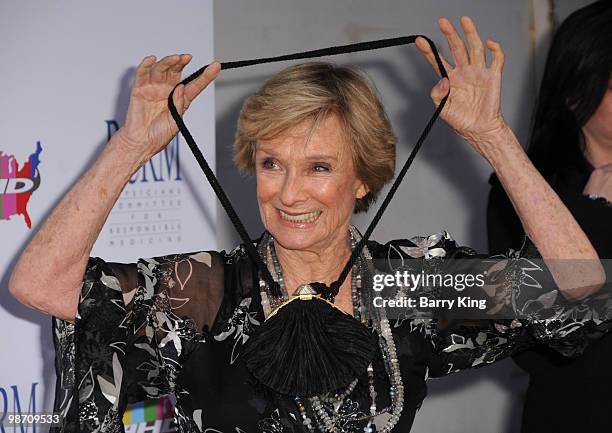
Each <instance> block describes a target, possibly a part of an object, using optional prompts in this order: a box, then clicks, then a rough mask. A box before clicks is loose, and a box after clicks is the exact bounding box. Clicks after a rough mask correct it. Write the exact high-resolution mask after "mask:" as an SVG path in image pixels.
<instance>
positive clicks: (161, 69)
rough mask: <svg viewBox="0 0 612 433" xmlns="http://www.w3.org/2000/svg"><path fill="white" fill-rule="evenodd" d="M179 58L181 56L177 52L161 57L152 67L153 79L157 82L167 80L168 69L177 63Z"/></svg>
mask: <svg viewBox="0 0 612 433" xmlns="http://www.w3.org/2000/svg"><path fill="white" fill-rule="evenodd" d="M179 60H180V56H179V55H177V54H173V55H170V56H166V57H164V58H163V59H161V60H160V61H159V62H157V63H156V64H155V65H153V68H151V81H153V82H156V83H161V82H164V81H166V77H167V73H168V70H169V69H170V68H171V67H173V66H174V65H176V63H177V62H178V61H179Z"/></svg>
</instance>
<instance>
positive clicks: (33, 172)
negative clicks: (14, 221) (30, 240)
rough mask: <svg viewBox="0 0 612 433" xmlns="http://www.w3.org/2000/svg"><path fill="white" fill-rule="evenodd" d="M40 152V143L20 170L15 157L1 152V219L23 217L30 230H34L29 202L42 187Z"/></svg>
mask: <svg viewBox="0 0 612 433" xmlns="http://www.w3.org/2000/svg"><path fill="white" fill-rule="evenodd" d="M40 152H42V146H41V145H40V141H39V142H37V143H36V151H35V152H34V153H32V154H31V155H30V156H29V158H28V160H27V161H26V162H25V163H23V164H22V165H21V168H20V167H19V164H18V162H17V159H16V158H15V157H14V156H13V155H7V154H5V153H4V152H2V151H0V219H3V220H8V219H10V218H11V217H12V216H13V215H22V216H23V218H24V219H25V223H26V225H27V226H28V228H32V220H31V219H30V215H29V214H28V202H29V201H30V197H31V196H32V193H33V192H34V191H36V189H37V188H38V187H39V185H40V173H39V172H38V164H40V158H39V156H40Z"/></svg>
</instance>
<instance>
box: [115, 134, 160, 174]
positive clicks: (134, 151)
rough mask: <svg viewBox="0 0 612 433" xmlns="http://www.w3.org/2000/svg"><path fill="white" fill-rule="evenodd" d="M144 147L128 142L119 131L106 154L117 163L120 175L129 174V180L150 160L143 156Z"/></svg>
mask: <svg viewBox="0 0 612 433" xmlns="http://www.w3.org/2000/svg"><path fill="white" fill-rule="evenodd" d="M144 148H145V146H144V145H139V144H138V143H135V142H133V141H130V140H128V139H127V138H126V137H125V136H124V134H122V132H121V129H119V130H118V131H117V132H116V133H115V134H113V136H112V137H111V139H110V141H109V142H108V144H107V145H106V148H105V150H104V152H105V153H106V154H107V156H109V157H111V158H112V159H113V160H116V162H117V169H118V170H119V172H120V174H127V175H128V179H129V178H131V177H132V175H133V174H134V173H136V172H137V171H138V169H140V167H142V166H143V165H144V163H145V162H147V160H148V159H149V158H148V157H146V156H145V155H143V149H144Z"/></svg>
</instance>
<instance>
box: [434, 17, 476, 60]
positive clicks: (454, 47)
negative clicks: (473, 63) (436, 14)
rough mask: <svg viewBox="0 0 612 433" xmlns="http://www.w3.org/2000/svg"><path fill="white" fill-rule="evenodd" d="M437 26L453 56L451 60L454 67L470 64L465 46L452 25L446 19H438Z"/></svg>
mask: <svg viewBox="0 0 612 433" xmlns="http://www.w3.org/2000/svg"><path fill="white" fill-rule="evenodd" d="M438 25H439V26H440V30H442V33H444V36H446V40H447V41H448V46H449V47H450V49H451V53H452V54H453V59H454V61H455V65H456V66H465V65H468V64H469V63H470V59H469V56H468V53H467V50H466V49H465V44H464V43H463V40H461V38H460V37H459V34H458V33H457V31H456V30H455V27H453V25H452V23H451V22H450V21H449V20H448V19H446V18H440V19H439V20H438Z"/></svg>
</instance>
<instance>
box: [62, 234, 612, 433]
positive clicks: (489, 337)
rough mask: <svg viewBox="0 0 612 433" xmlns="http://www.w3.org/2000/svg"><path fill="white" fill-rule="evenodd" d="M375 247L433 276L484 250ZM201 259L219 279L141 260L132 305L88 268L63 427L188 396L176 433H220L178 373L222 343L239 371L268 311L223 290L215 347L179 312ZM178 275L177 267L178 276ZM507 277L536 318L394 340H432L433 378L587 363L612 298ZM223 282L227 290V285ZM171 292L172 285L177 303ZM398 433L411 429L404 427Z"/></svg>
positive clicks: (107, 270) (401, 329) (113, 423)
mask: <svg viewBox="0 0 612 433" xmlns="http://www.w3.org/2000/svg"><path fill="white" fill-rule="evenodd" d="M368 247H369V248H371V250H372V256H373V257H374V259H377V260H380V259H385V258H387V259H389V260H391V259H393V260H395V259H398V258H400V259H402V260H404V264H407V263H409V261H410V260H414V259H415V257H417V258H418V259H419V260H421V262H420V263H421V265H422V266H425V267H433V268H435V267H436V266H442V265H443V264H444V261H445V260H446V259H447V258H449V257H452V256H453V255H457V254H458V253H461V254H464V255H468V256H469V255H471V254H473V251H472V250H471V249H469V248H463V247H458V246H457V245H456V244H455V242H454V241H453V240H452V238H451V237H450V235H448V233H446V232H442V233H440V234H437V235H433V236H428V237H419V238H413V240H412V241H411V240H396V241H392V242H389V243H388V244H386V245H381V244H377V243H375V242H371V243H370V244H368ZM214 254H216V257H218V258H219V264H218V265H216V266H221V267H222V268H221V269H224V270H225V271H227V270H228V269H233V268H234V267H236V266H238V265H241V266H243V268H244V267H247V268H248V266H252V265H249V264H250V261H249V259H248V257H247V255H246V253H245V251H244V248H242V247H238V248H236V249H235V250H234V251H232V252H230V253H214ZM196 262H197V263H199V264H201V265H202V266H205V268H204V269H210V272H211V273H214V272H217V270H215V266H214V265H213V262H212V260H211V256H210V253H207V252H196V253H191V254H174V255H169V256H164V257H158V258H155V259H142V260H139V261H138V263H137V264H135V265H133V266H134V271H135V272H137V275H138V285H137V287H136V293H135V295H134V299H133V301H132V302H131V303H130V304H128V306H126V305H124V302H123V294H122V293H123V290H122V287H121V284H122V283H121V280H120V278H119V276H118V274H115V272H114V268H113V267H112V266H110V265H109V264H107V263H106V262H104V261H103V260H101V259H98V258H91V259H90V260H89V263H88V266H87V270H86V273H85V276H84V280H83V285H82V289H81V295H80V299H79V308H78V314H77V317H76V321H75V323H74V324H72V323H69V322H66V321H62V320H59V319H57V318H54V319H53V335H54V344H55V349H56V365H57V371H58V378H57V386H56V388H57V390H58V391H57V393H56V400H55V406H54V410H55V411H56V412H60V413H62V414H63V415H64V418H65V420H66V422H65V424H64V426H63V427H61V428H57V429H52V431H55V432H76V431H79V432H83V433H87V432H99V433H109V432H113V433H114V432H122V431H123V425H122V421H121V418H122V414H123V411H124V410H125V407H126V405H127V403H128V402H135V401H141V400H145V399H148V398H155V397H159V396H162V395H170V396H176V397H178V398H175V399H174V400H175V401H176V405H175V408H174V421H175V424H176V426H177V432H179V433H201V432H206V431H209V432H212V431H217V432H218V431H219V430H215V429H211V428H209V427H207V424H206V423H207V415H206V414H207V412H206V410H207V409H206V408H205V407H204V408H198V407H196V408H192V409H191V410H190V411H189V413H186V412H185V408H184V407H183V405H182V404H181V399H182V398H183V397H185V396H189V395H190V391H193V390H190V389H186V388H187V386H185V388H184V387H183V386H181V385H180V384H179V381H178V377H179V374H180V372H181V369H182V367H183V365H184V363H185V362H186V360H187V359H188V357H189V356H190V354H191V353H193V351H194V350H195V348H198V347H202V345H204V344H211V340H212V342H213V343H215V344H218V346H219V348H220V347H221V346H223V348H224V349H223V350H226V349H225V348H226V346H227V353H229V354H230V356H229V359H227V361H226V362H227V364H228V365H229V366H232V367H236V366H238V365H239V364H240V362H239V361H240V357H239V354H240V348H241V346H242V344H244V343H245V342H246V341H247V340H248V338H249V337H250V336H251V335H252V334H253V332H255V331H256V329H257V327H258V325H259V320H258V318H257V315H256V313H255V312H256V310H260V309H261V305H259V304H257V303H256V302H254V300H255V299H258V298H255V297H253V296H248V295H242V294H240V295H237V294H236V293H232V290H233V289H234V288H233V287H231V288H229V289H228V288H227V287H220V290H222V291H223V293H224V294H225V295H224V298H223V299H224V304H223V305H226V306H229V308H230V311H229V312H228V314H227V315H226V314H224V315H220V316H219V317H220V318H221V319H220V320H221V322H220V323H218V324H217V325H216V327H215V328H214V329H216V330H217V331H218V332H216V334H215V335H213V336H211V337H212V338H211V340H208V336H207V334H205V333H204V332H202V330H201V329H198V326H196V321H195V320H194V319H193V318H191V317H188V316H184V315H183V316H179V315H178V314H177V312H178V311H181V307H182V306H183V305H185V303H189V302H193V299H191V298H190V296H184V295H183V287H184V286H185V284H186V282H187V281H188V280H189V279H190V278H192V277H191V275H192V273H193V272H194V270H193V268H192V267H191V266H192V265H195V264H196ZM130 269H132V268H130ZM169 269H170V270H172V269H174V270H175V271H174V272H173V273H172V272H169ZM251 269H252V268H251ZM497 271H498V272H499V276H500V278H502V279H505V280H504V282H505V284H509V285H510V286H511V287H512V297H511V298H510V299H508V298H507V297H503V296H501V294H500V292H497V291H496V290H492V291H491V294H490V296H492V297H493V298H495V297H496V296H497V298H496V299H498V303H499V304H502V306H503V308H512V309H515V310H517V311H520V310H521V308H523V309H524V310H525V311H524V314H532V313H534V311H535V312H537V314H532V316H531V317H532V318H533V320H532V321H526V320H525V321H523V320H514V321H513V320H501V321H493V320H491V321H482V322H479V323H476V324H474V323H467V324H464V325H461V326H458V327H456V328H453V329H452V331H451V332H441V331H440V329H438V324H437V323H436V321H435V320H433V319H429V320H428V319H414V318H409V317H402V318H401V319H398V320H397V321H396V322H395V324H394V327H393V332H394V333H396V334H397V333H404V334H405V335H409V336H415V335H418V336H420V337H419V338H421V339H422V340H423V341H424V342H425V343H426V344H425V345H424V346H418V347H419V348H418V349H417V350H425V349H426V348H427V347H429V349H428V350H430V351H431V358H430V359H428V361H427V366H426V367H427V369H428V370H429V371H430V372H431V374H432V376H437V375H443V374H448V373H451V372H454V371H457V370H460V369H466V368H472V367H479V366H483V365H487V364H489V363H492V362H495V361H497V360H499V359H501V358H502V357H506V356H509V355H511V354H513V353H514V352H515V351H516V350H520V349H521V348H522V347H524V346H525V347H526V345H528V344H533V342H535V341H541V342H544V343H546V344H547V345H549V346H550V347H553V348H554V349H555V350H558V351H559V352H561V353H563V354H566V355H577V354H579V353H580V351H581V350H583V349H584V346H585V345H586V344H587V343H588V341H589V340H593V339H596V338H598V337H599V336H601V335H602V333H603V332H606V331H607V330H608V328H609V327H610V324H611V323H612V322H610V320H611V319H612V313H611V311H612V302H611V301H610V300H609V299H607V298H605V297H600V298H599V299H596V300H595V301H594V302H597V303H598V304H597V307H598V308H597V309H596V311H597V312H598V313H597V314H593V309H591V310H588V309H587V308H585V307H584V306H583V305H580V304H578V305H577V304H571V303H568V302H565V301H564V300H563V299H561V298H562V297H561V296H558V295H557V292H556V290H548V289H545V288H544V285H543V284H541V279H540V274H542V273H543V270H542V269H536V267H534V262H533V261H531V260H530V259H529V257H526V256H525V255H524V251H522V252H520V253H513V254H511V255H509V256H508V261H507V263H506V267H505V268H504V267H502V268H500V269H498V270H497ZM250 272H251V271H250ZM224 281H225V284H227V281H228V280H227V279H226V280H224ZM231 281H233V280H231ZM173 284H174V286H173ZM168 288H172V291H173V293H174V295H171V294H170V292H169V291H168ZM202 289H204V288H202ZM230 289H231V290H230ZM236 291H238V289H236ZM240 293H242V292H240ZM228 296H229V297H228ZM226 301H227V303H225V302H226ZM529 301H531V303H529ZM405 331H407V332H405ZM404 334H403V335H404ZM402 338H403V337H402ZM427 345H428V346H427ZM215 347H216V346H215ZM211 350H212V349H211ZM411 350H413V348H412V347H409V346H407V345H406V344H404V343H403V342H401V341H400V342H398V357H399V358H400V359H406V358H407V357H410V356H413V352H411ZM402 351H404V352H402ZM194 386H197V385H195V384H194ZM236 398H237V400H236V403H237V404H238V407H237V409H236V410H237V411H240V410H246V406H245V405H243V406H245V407H243V406H240V404H241V402H243V400H240V399H241V398H242V399H244V398H246V397H244V396H236ZM346 404H347V405H348V406H346V410H347V411H346V413H345V415H346V419H347V420H350V419H351V417H352V416H353V415H352V414H353V413H357V411H353V412H351V410H352V409H356V408H357V407H358V406H354V405H351V400H350V398H347V400H346ZM241 408H242V409H241ZM252 410H254V409H252ZM356 416H357V415H355V417H356ZM277 418H278V420H276V419H275V418H274V417H273V416H272V414H270V413H268V414H267V415H264V416H263V417H260V418H258V419H264V420H267V421H266V422H268V424H266V426H265V428H266V429H268V430H269V431H273V427H274V428H275V427H278V425H277V424H274V422H275V421H278V422H279V423H281V424H280V425H283V421H286V422H287V423H295V421H296V420H295V419H293V420H289V419H285V418H283V417H282V416H280V415H279V417H277ZM299 422H301V421H299V420H298V423H299ZM347 422H348V421H347ZM262 425H263V424H262ZM347 425H349V424H347ZM243 427H244V426H242V427H241V426H238V425H236V426H235V428H233V429H232V430H231V431H232V433H234V432H236V431H244V430H243ZM249 427H256V426H249ZM399 428H400V424H398V426H396V430H397V429H399ZM264 431H267V430H264ZM296 431H299V430H296ZM227 433H229V431H228V432H227ZM274 433H277V432H274Z"/></svg>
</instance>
